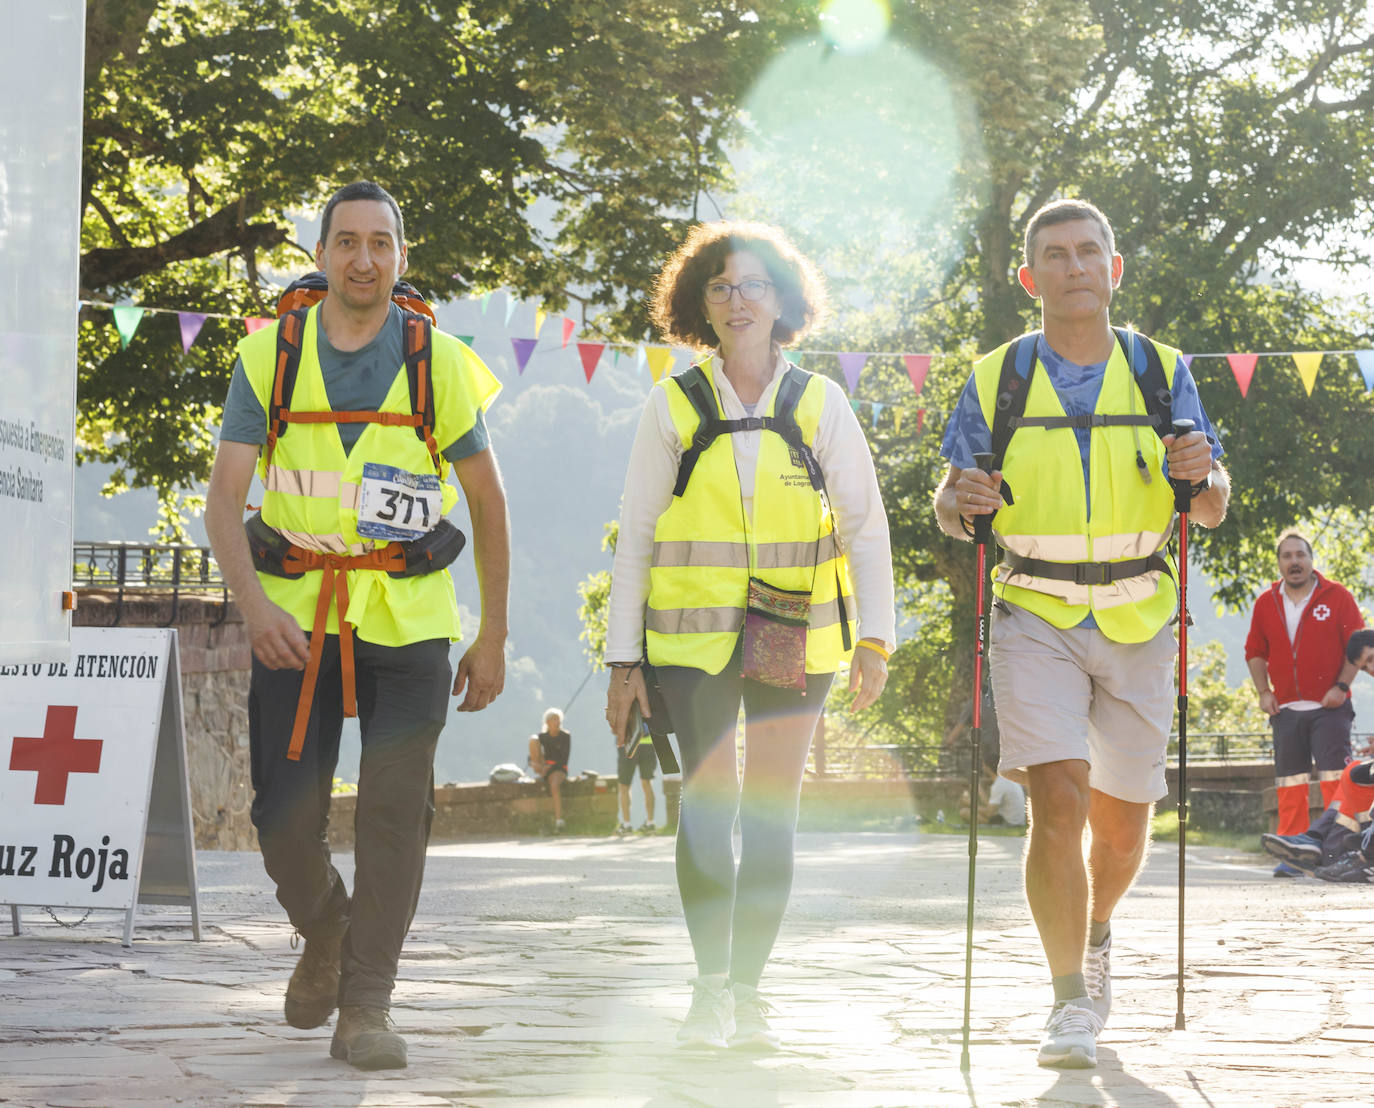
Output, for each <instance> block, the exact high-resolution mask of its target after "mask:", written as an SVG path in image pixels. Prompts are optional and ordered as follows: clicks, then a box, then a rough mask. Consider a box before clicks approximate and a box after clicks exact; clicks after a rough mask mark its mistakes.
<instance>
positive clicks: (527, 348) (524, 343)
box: [510, 339, 539, 373]
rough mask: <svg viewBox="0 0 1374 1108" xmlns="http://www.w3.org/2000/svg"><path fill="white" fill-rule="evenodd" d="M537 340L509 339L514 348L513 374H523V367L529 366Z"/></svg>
mask: <svg viewBox="0 0 1374 1108" xmlns="http://www.w3.org/2000/svg"><path fill="white" fill-rule="evenodd" d="M538 342H539V340H538V339H511V340H510V344H511V346H513V347H515V372H516V373H524V372H525V366H527V365H529V361H530V355H531V354H533V353H534V347H535V344H537V343H538Z"/></svg>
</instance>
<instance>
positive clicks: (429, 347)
mask: <svg viewBox="0 0 1374 1108" xmlns="http://www.w3.org/2000/svg"><path fill="white" fill-rule="evenodd" d="M402 327H403V328H404V332H403V333H404V336H405V355H406V380H407V382H408V383H409V385H410V410H411V412H413V413H414V414H415V415H417V416H419V417H420V422H419V424H417V425H416V427H415V435H416V437H417V438H419V440H420V441H421V442H422V443H424V444H425V446H426V447H427V448H428V449H429V457H430V460H431V461H432V462H433V463H434V468H435V470H436V471H438V470H439V469H440V467H441V465H442V463H441V462H440V460H439V444H438V443H436V442H435V441H434V419H435V415H434V380H433V375H432V373H431V366H432V363H433V358H434V335H433V325H432V324H431V323H430V320H429V317H428V316H426V315H422V314H421V313H419V312H411V311H407V312H406V313H405V317H404V320H403V322H402Z"/></svg>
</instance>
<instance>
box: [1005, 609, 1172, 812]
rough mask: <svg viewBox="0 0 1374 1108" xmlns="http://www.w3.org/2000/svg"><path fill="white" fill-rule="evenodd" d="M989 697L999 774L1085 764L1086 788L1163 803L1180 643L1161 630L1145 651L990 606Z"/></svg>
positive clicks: (1092, 630) (1166, 629)
mask: <svg viewBox="0 0 1374 1108" xmlns="http://www.w3.org/2000/svg"><path fill="white" fill-rule="evenodd" d="M989 639H990V642H991V670H992V690H993V695H994V697H995V698H996V701H997V722H998V725H999V727H1000V729H1001V732H1002V761H1001V765H1000V770H1001V772H1002V773H1003V774H1004V775H1005V774H1006V773H1007V771H1008V770H1013V771H1014V770H1017V769H1024V768H1027V767H1029V766H1038V765H1044V764H1045V763H1046V762H1059V761H1063V760H1065V759H1069V758H1081V759H1082V760H1084V761H1086V762H1087V763H1088V764H1089V766H1090V767H1091V768H1090V770H1089V775H1088V783H1089V785H1090V786H1091V787H1092V788H1094V789H1097V790H1098V791H1099V792H1104V793H1106V794H1107V795H1108V796H1113V797H1116V798H1117V799H1118V800H1126V801H1130V802H1132V803H1138V804H1143V803H1148V802H1150V801H1153V800H1159V799H1160V798H1162V797H1164V796H1166V795H1168V789H1167V788H1166V787H1165V784H1164V755H1165V752H1166V750H1167V749H1168V745H1169V732H1170V730H1171V728H1172V726H1173V716H1174V705H1175V702H1176V701H1175V692H1174V673H1175V670H1176V668H1177V658H1178V655H1177V649H1178V647H1177V643H1176V642H1175V640H1174V633H1173V629H1172V628H1171V627H1168V626H1165V627H1163V628H1161V629H1160V631H1159V633H1158V634H1157V635H1155V637H1154V638H1153V639H1150V640H1149V641H1148V642H1143V643H1118V642H1113V641H1112V640H1111V639H1109V638H1107V636H1106V635H1104V634H1103V633H1102V632H1101V631H1099V630H1098V629H1097V628H1089V629H1087V630H1083V629H1080V628H1074V627H1071V628H1068V629H1067V630H1060V629H1059V628H1058V627H1055V626H1054V625H1053V624H1050V623H1047V622H1046V621H1045V620H1043V619H1041V618H1040V617H1039V616H1037V615H1033V614H1032V613H1030V612H1028V611H1026V610H1025V609H1024V608H1019V607H1017V606H1016V605H1014V604H1008V603H1006V602H1005V601H1001V600H999V601H996V602H995V603H994V604H993V615H992V632H991V635H990V636H989Z"/></svg>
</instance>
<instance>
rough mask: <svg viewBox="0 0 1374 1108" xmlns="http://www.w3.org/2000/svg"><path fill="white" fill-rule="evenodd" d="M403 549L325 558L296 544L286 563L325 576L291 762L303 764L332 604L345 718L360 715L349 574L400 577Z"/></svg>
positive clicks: (398, 546)
mask: <svg viewBox="0 0 1374 1108" xmlns="http://www.w3.org/2000/svg"><path fill="white" fill-rule="evenodd" d="M405 562H406V557H405V549H404V548H403V547H402V546H401V544H400V543H397V542H392V543H387V545H386V546H382V547H378V548H377V549H376V550H371V551H369V552H368V553H366V554H352V555H349V554H323V553H321V552H320V551H318V550H306V549H305V548H304V547H300V546H296V545H295V544H294V543H293V544H292V546H291V548H290V549H289V550H288V551H287V553H286V556H285V557H284V558H283V559H282V566H283V568H284V569H286V570H287V571H288V572H290V573H293V574H294V573H302V572H305V571H306V570H312V569H318V570H322V571H323V572H322V574H321V577H320V597H319V600H318V601H317V602H316V604H315V625H314V626H313V627H312V628H311V630H310V660H309V662H308V663H307V664H306V667H305V677H304V678H303V680H302V681H301V697H300V700H299V701H298V702H297V704H296V720H295V724H294V725H293V726H292V728H291V745H290V746H289V747H288V748H287V751H286V756H287V758H288V759H290V760H291V761H293V762H299V761H300V760H301V750H302V749H303V748H304V746H305V729H306V725H307V724H308V723H309V722H310V708H311V705H312V704H314V701H315V685H316V683H317V682H318V681H319V676H320V659H321V658H322V657H323V656H324V639H325V634H326V630H327V628H328V627H329V605H330V600H331V599H332V600H333V602H334V612H335V615H336V616H337V617H338V621H339V668H340V670H341V676H342V681H343V701H344V705H343V706H344V715H345V716H356V715H357V714H358V695H357V688H356V683H355V680H354V667H353V628H352V627H351V626H350V625H349V623H348V620H347V619H345V618H344V617H345V616H346V615H347V614H348V570H350V569H370V570H386V571H398V570H403V569H404V568H405Z"/></svg>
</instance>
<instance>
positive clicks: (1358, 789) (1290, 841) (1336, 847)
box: [1260, 630, 1374, 884]
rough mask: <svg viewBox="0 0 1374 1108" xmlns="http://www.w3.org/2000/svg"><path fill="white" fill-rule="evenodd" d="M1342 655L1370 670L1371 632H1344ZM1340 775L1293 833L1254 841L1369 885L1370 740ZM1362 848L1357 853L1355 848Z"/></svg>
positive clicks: (1323, 874) (1322, 872)
mask: <svg viewBox="0 0 1374 1108" xmlns="http://www.w3.org/2000/svg"><path fill="white" fill-rule="evenodd" d="M1345 656H1346V658H1347V659H1348V660H1349V661H1350V662H1351V663H1352V664H1353V665H1355V666H1357V667H1359V668H1360V669H1362V670H1364V671H1365V672H1366V673H1374V630H1360V631H1356V632H1354V633H1353V634H1352V635H1351V636H1350V641H1349V642H1348V643H1347V644H1346V648H1345ZM1360 753H1361V756H1362V758H1363V759H1364V760H1359V759H1357V760H1356V761H1353V762H1351V763H1350V764H1349V765H1347V766H1346V767H1345V769H1344V771H1343V772H1342V773H1341V778H1340V781H1339V783H1338V785H1337V787H1336V793H1335V795H1334V796H1333V797H1332V798H1331V803H1330V804H1329V805H1328V806H1327V808H1326V810H1325V811H1324V812H1322V814H1321V815H1320V816H1318V817H1317V818H1316V819H1315V820H1314V821H1313V822H1312V823H1311V824H1310V825H1309V826H1308V828H1307V830H1306V831H1300V832H1299V833H1298V834H1296V835H1261V836H1260V845H1261V846H1263V847H1264V849H1265V850H1267V851H1268V852H1269V853H1270V854H1272V855H1273V856H1274V857H1275V858H1278V859H1281V860H1282V861H1284V862H1287V863H1289V864H1290V865H1293V866H1297V867H1298V868H1299V869H1302V870H1306V871H1308V872H1309V873H1312V874H1314V875H1315V876H1317V877H1320V878H1322V879H1323V880H1325V881H1340V882H1354V883H1358V884H1369V883H1371V878H1372V877H1374V867H1371V866H1370V865H1369V863H1368V862H1367V860H1366V857H1367V853H1366V851H1367V848H1368V845H1369V838H1370V835H1369V827H1370V812H1371V807H1374V761H1371V760H1369V759H1370V758H1371V757H1374V741H1371V742H1369V743H1368V744H1367V745H1366V746H1365V748H1364V750H1363V751H1361V752H1360ZM1362 847H1363V848H1366V851H1362V849H1361V848H1362Z"/></svg>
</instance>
